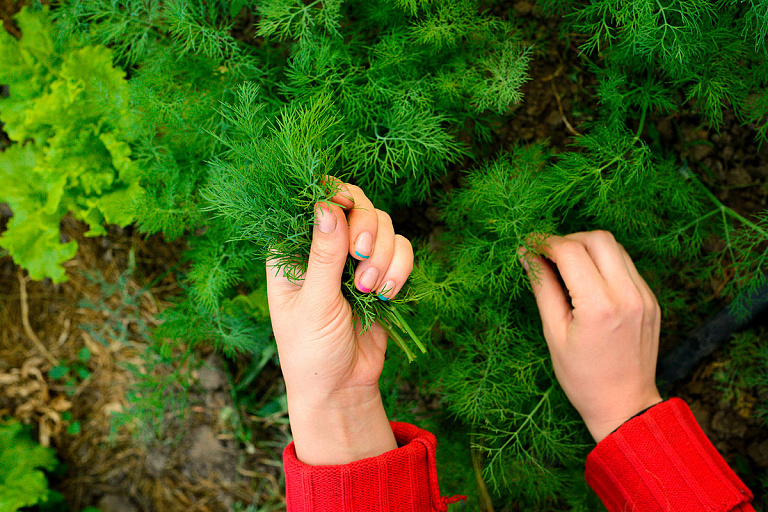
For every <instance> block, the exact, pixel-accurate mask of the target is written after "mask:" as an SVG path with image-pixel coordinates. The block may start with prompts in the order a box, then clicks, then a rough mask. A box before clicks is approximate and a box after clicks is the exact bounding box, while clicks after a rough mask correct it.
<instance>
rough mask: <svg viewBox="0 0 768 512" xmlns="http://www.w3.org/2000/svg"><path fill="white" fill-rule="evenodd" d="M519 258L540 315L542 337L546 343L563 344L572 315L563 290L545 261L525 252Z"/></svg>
mask: <svg viewBox="0 0 768 512" xmlns="http://www.w3.org/2000/svg"><path fill="white" fill-rule="evenodd" d="M521 258H523V259H524V261H525V265H524V266H525V267H526V271H527V272H528V278H529V279H530V282H531V289H532V290H533V295H534V297H536V304H537V305H538V308H539V313H540V314H541V323H542V327H543V329H544V337H545V338H546V339H547V341H556V342H563V341H564V340H565V336H566V333H567V331H568V325H569V324H570V320H571V318H572V315H573V310H572V309H571V305H570V303H569V302H568V297H567V296H566V293H565V290H563V287H562V286H561V285H560V281H559V280H558V279H557V275H556V274H555V271H554V269H553V268H552V266H551V265H550V264H549V262H547V260H545V259H544V258H541V257H539V256H536V255H534V254H533V253H530V252H525V251H521Z"/></svg>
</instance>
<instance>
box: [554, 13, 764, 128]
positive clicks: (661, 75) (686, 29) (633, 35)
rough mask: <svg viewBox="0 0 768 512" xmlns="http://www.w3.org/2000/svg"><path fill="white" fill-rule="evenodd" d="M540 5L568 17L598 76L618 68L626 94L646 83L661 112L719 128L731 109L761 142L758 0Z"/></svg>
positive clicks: (760, 17)
mask: <svg viewBox="0 0 768 512" xmlns="http://www.w3.org/2000/svg"><path fill="white" fill-rule="evenodd" d="M543 4H544V6H545V10H546V11H550V12H553V14H555V13H557V14H560V12H558V10H560V11H561V12H562V11H565V12H567V13H569V14H570V15H571V18H570V19H571V22H570V27H568V28H569V29H570V30H571V31H572V32H577V33H581V34H583V35H585V36H586V38H587V39H586V41H585V42H584V43H583V44H582V46H581V49H582V50H583V51H585V52H587V53H591V54H593V55H594V54H595V53H597V52H598V51H599V52H600V53H599V55H600V57H601V58H603V59H604V61H605V65H603V66H601V70H600V71H599V72H600V73H603V72H606V73H608V74H611V73H613V72H615V71H616V70H619V71H620V73H622V74H623V75H624V78H623V80H622V81H623V82H624V84H623V87H624V88H625V89H626V90H631V89H634V88H637V87H640V88H645V87H646V86H644V85H643V83H644V82H648V81H649V80H653V81H654V82H655V86H654V87H655V88H656V94H658V95H659V96H660V97H663V99H664V102H665V103H666V104H667V106H669V105H670V104H672V105H675V110H682V109H685V108H691V107H693V108H694V109H696V110H697V111H699V112H701V114H703V116H704V117H705V119H707V120H708V121H709V122H710V123H711V125H712V126H713V127H714V128H718V127H719V126H720V124H721V123H722V115H723V109H725V108H728V107H731V108H733V109H734V110H735V111H736V113H737V114H738V115H739V116H740V118H741V119H742V120H743V121H744V122H745V123H750V124H753V125H754V126H755V128H756V129H757V135H758V137H760V138H761V139H764V138H765V136H766V131H767V130H768V117H767V116H766V114H767V113H768V110H766V108H765V101H764V91H765V86H766V84H767V83H768V60H766V59H765V56H766V48H765V41H766V39H765V38H766V34H768V16H766V12H768V11H767V9H768V4H766V3H765V2H763V1H751V0H750V1H742V0H720V1H717V2H702V1H700V0H665V1H661V2H647V1H644V0H633V1H628V2H614V1H612V0H598V1H594V2H583V1H567V2H553V1H546V2H543ZM603 70H605V71H603ZM651 77H652V78H651ZM614 78H615V77H614ZM680 92H682V95H681V94H680ZM625 98H627V96H626V95H625ZM627 99H629V98H627Z"/></svg>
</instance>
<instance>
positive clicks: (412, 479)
mask: <svg viewBox="0 0 768 512" xmlns="http://www.w3.org/2000/svg"><path fill="white" fill-rule="evenodd" d="M390 425H391V426H392V432H394V434H395V439H396V440H397V444H398V446H400V448H397V449H396V450H391V451H388V452H386V453H383V454H381V455H379V456H378V457H370V458H367V459H362V460H358V461H355V462H351V463H349V464H344V465H340V466H308V465H306V464H304V463H303V462H301V461H300V460H299V459H298V458H297V457H296V449H295V448H294V446H293V443H291V444H289V445H288V447H287V448H286V449H285V451H284V452H283V466H284V467H285V494H286V498H287V500H288V512H406V511H408V512H444V511H446V510H448V504H449V503H453V502H455V501H458V500H460V499H466V498H465V497H464V496H456V497H453V498H444V497H442V496H440V489H439V488H438V485H437V466H436V462H435V453H436V450H437V439H436V438H435V436H434V435H432V434H431V433H429V432H427V431H426V430H421V429H420V428H417V427H414V426H413V425H409V424H407V423H396V422H390Z"/></svg>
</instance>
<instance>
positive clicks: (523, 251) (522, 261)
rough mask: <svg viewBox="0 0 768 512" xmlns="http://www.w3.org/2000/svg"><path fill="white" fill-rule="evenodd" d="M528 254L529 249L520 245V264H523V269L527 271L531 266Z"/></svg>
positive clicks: (518, 252) (518, 254) (518, 255)
mask: <svg viewBox="0 0 768 512" xmlns="http://www.w3.org/2000/svg"><path fill="white" fill-rule="evenodd" d="M526 254H528V251H527V250H526V249H525V247H520V248H519V249H518V250H517V257H518V259H519V260H520V264H521V265H522V266H523V269H525V271H526V272H528V271H529V270H530V268H531V267H530V265H529V264H528V260H527V259H526V257H525V256H526Z"/></svg>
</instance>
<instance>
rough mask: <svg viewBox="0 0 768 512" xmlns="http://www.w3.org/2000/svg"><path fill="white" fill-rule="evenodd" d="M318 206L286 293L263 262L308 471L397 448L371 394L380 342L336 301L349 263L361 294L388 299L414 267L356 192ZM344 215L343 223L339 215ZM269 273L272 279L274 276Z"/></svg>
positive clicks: (384, 219) (377, 397)
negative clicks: (299, 267)
mask: <svg viewBox="0 0 768 512" xmlns="http://www.w3.org/2000/svg"><path fill="white" fill-rule="evenodd" d="M333 201H334V202H335V203H338V204H339V205H342V206H343V207H344V209H342V208H340V207H339V206H337V205H331V204H318V205H317V207H316V211H315V215H316V217H315V226H314V231H313V235H312V248H311V252H310V256H309V262H308V265H307V271H306V274H305V275H304V279H303V281H302V283H301V284H300V285H299V284H294V283H291V282H290V281H288V279H286V278H285V277H283V276H282V275H280V273H279V272H276V271H275V268H274V267H273V266H271V265H270V262H269V261H268V262H267V292H268V298H269V309H270V314H271V317H272V326H273V329H274V333H275V339H276V340H277V348H278V352H279V355H280V364H281V367H282V371H283V377H284V378H285V386H286V392H287V395H288V414H289V416H290V420H291V430H292V432H293V438H294V446H295V448H296V454H297V456H298V458H299V460H301V461H302V462H304V463H305V464H310V465H327V464H346V463H349V462H352V461H355V460H359V459H362V458H365V457H373V456H376V455H380V454H382V453H384V452H386V451H389V450H392V449H395V448H397V443H396V442H395V439H394V435H393V434H392V430H391V428H390V426H389V421H388V419H387V416H386V413H385V411H384V407H383V405H382V402H381V394H380V392H379V386H378V383H379V376H380V375H381V372H382V369H383V367H384V353H385V351H386V347H387V334H386V332H385V331H384V329H383V328H382V327H381V326H379V325H378V324H373V325H372V326H371V328H370V329H368V330H367V331H366V332H364V333H363V332H361V331H362V328H361V325H360V323H359V322H357V323H353V316H352V310H351V307H350V305H349V303H348V302H347V301H346V300H345V299H344V296H343V295H342V293H341V278H342V273H343V270H344V265H345V263H346V260H347V257H348V256H352V257H353V258H355V259H357V260H358V261H360V263H359V264H358V266H357V269H356V272H355V283H356V286H357V288H358V289H359V290H360V291H361V292H363V293H377V294H379V296H380V297H382V298H383V299H388V298H392V297H394V296H395V295H396V294H397V292H398V291H399V290H400V288H401V287H402V286H403V284H404V283H405V281H406V279H407V278H408V276H409V274H410V272H411V270H412V268H413V249H412V248H411V244H410V242H408V240H407V239H405V238H404V237H402V236H400V235H396V234H395V231H394V228H393V226H392V221H391V219H390V218H389V215H387V214H386V213H384V212H382V211H380V210H377V209H375V208H374V207H373V204H372V203H371V201H370V200H368V198H367V197H366V196H365V194H364V193H363V192H362V190H360V189H359V188H358V187H355V186H353V185H349V184H345V185H343V186H342V187H341V189H340V191H339V193H338V194H337V195H336V196H335V197H334V198H333ZM345 210H346V212H347V213H346V215H345ZM276 274H277V275H276Z"/></svg>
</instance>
